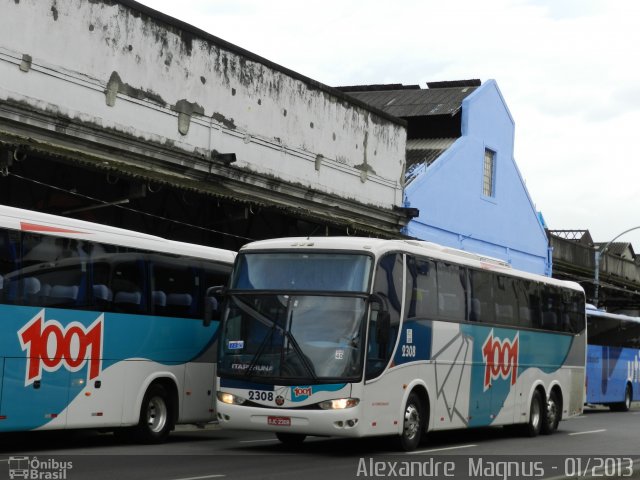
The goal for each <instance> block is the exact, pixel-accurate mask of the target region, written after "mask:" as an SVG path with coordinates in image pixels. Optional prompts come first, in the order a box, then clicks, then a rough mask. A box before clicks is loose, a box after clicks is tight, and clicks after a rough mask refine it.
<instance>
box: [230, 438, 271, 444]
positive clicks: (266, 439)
mask: <svg viewBox="0 0 640 480" xmlns="http://www.w3.org/2000/svg"><path fill="white" fill-rule="evenodd" d="M279 441H280V440H278V439H277V438H263V439H261V440H238V443H256V442H279Z"/></svg>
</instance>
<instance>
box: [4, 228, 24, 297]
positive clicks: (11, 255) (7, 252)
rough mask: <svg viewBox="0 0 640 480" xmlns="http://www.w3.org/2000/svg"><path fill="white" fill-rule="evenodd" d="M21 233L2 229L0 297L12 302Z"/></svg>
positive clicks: (14, 293) (15, 285)
mask: <svg viewBox="0 0 640 480" xmlns="http://www.w3.org/2000/svg"><path fill="white" fill-rule="evenodd" d="M19 238H20V237H19V235H18V234H17V233H16V232H12V231H10V230H0V299H2V301H3V302H6V303H11V302H12V301H13V300H14V299H15V295H16V292H15V290H16V287H17V284H15V282H12V281H11V278H12V276H11V275H10V274H11V273H12V272H15V271H16V270H18V266H19V251H20V243H19Z"/></svg>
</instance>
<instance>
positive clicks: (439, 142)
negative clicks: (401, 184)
mask: <svg viewBox="0 0 640 480" xmlns="http://www.w3.org/2000/svg"><path fill="white" fill-rule="evenodd" d="M455 141H456V139H455V138H418V139H415V140H407V156H406V158H407V169H406V173H405V182H406V183H409V182H411V181H412V180H413V179H414V178H415V177H416V175H417V174H418V171H419V170H421V168H420V167H422V166H425V167H428V166H429V165H431V164H432V163H433V162H435V161H436V159H437V158H438V157H439V156H440V155H441V154H442V152H444V151H445V150H446V149H448V148H449V147H450V146H451V145H453V142H455Z"/></svg>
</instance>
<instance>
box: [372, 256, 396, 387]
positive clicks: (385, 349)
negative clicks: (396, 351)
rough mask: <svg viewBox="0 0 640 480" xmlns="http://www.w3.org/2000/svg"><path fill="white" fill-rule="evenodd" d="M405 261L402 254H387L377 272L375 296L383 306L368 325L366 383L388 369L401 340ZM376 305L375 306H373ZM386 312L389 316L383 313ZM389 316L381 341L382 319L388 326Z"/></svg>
mask: <svg viewBox="0 0 640 480" xmlns="http://www.w3.org/2000/svg"><path fill="white" fill-rule="evenodd" d="M402 271H403V259H402V255H400V254H395V253H392V254H388V255H385V256H384V257H382V258H381V259H380V262H379V263H378V267H377V269H376V277H375V284H374V290H373V291H374V293H375V294H376V295H377V296H378V298H380V301H381V302H382V305H377V309H378V310H379V311H372V313H371V322H370V324H369V340H368V347H367V365H366V372H365V377H366V379H371V378H375V377H377V376H378V375H380V374H381V373H382V371H383V370H384V369H385V367H386V366H387V364H388V363H389V360H390V359H391V355H392V354H393V347H394V346H395V343H396V339H397V337H398V328H399V324H400V311H401V309H402V305H401V301H402V296H401V293H402V285H403V281H404V280H403V274H402ZM375 303H376V302H372V308H373V304H375ZM381 311H382V312H386V313H382V314H381ZM386 314H388V322H389V328H388V329H384V330H386V331H387V332H388V335H387V338H378V336H379V335H380V332H381V331H383V330H382V329H381V328H380V327H381V325H380V323H379V322H380V319H381V318H384V319H385V322H386Z"/></svg>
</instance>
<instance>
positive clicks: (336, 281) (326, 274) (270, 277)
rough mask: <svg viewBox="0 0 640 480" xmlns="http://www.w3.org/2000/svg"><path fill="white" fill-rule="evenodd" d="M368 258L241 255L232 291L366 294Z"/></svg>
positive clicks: (309, 255)
mask: <svg viewBox="0 0 640 480" xmlns="http://www.w3.org/2000/svg"><path fill="white" fill-rule="evenodd" d="M371 262H372V259H371V257H370V256H369V255H365V254H348V253H347V254H342V253H301V252H276V253H246V254H241V256H240V258H239V260H238V265H237V266H236V269H235V272H236V273H235V274H234V277H233V280H232V283H231V289H232V290H278V291H283V292H290V291H297V292H299V291H313V292H366V291H367V286H368V284H369V277H370V272H371Z"/></svg>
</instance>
